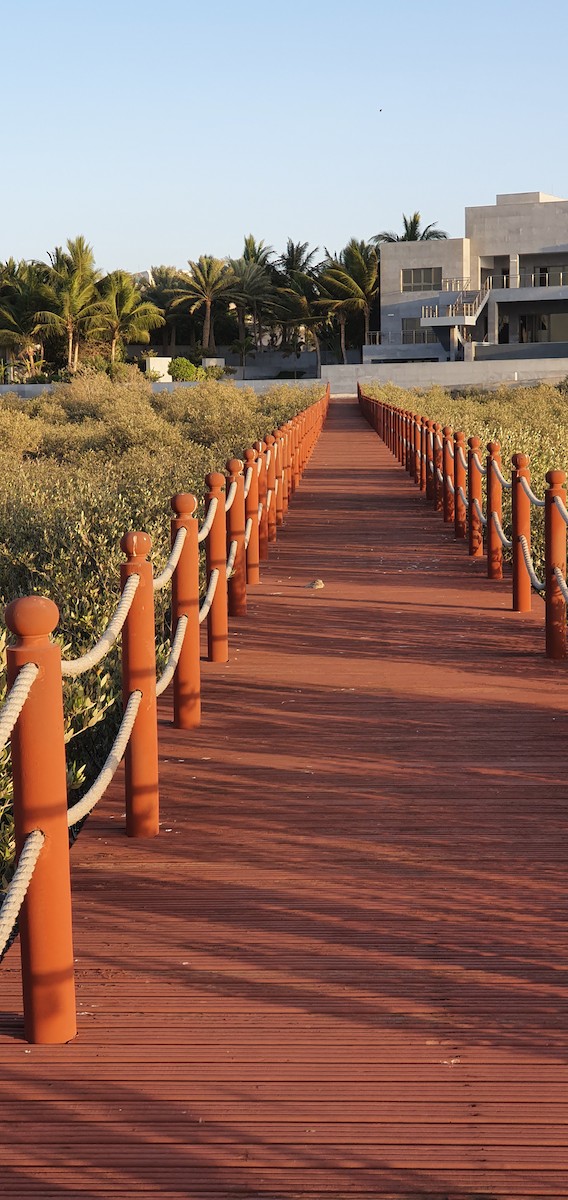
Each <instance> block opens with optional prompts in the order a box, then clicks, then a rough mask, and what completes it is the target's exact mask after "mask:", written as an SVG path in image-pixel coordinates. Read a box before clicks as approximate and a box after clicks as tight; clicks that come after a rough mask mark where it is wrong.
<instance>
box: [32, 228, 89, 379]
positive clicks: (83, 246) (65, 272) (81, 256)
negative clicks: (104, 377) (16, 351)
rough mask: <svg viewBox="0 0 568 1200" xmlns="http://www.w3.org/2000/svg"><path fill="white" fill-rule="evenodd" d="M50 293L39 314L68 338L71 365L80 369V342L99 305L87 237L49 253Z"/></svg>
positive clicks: (58, 247) (56, 330)
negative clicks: (65, 248) (78, 366)
mask: <svg viewBox="0 0 568 1200" xmlns="http://www.w3.org/2000/svg"><path fill="white" fill-rule="evenodd" d="M49 260H50V264H51V266H50V269H49V294H48V296H47V301H48V304H47V306H46V308H44V309H41V310H40V311H39V312H38V314H37V319H38V322H39V324H40V325H43V326H45V327H46V328H48V329H52V330H54V331H55V333H58V334H60V335H61V336H64V337H65V338H66V340H67V367H68V370H70V371H76V370H77V364H78V360H79V343H80V340H81V338H82V337H85V336H86V335H87V333H88V331H89V330H90V329H91V328H92V322H93V319H94V318H95V317H96V314H97V311H98V307H99V297H98V294H97V290H96V286H95V285H96V283H97V282H98V280H99V278H100V272H99V271H97V269H96V267H95V259H94V255H93V251H92V247H91V246H89V245H88V243H87V242H86V241H85V238H83V237H77V238H74V239H69V240H68V241H67V250H63V249H62V248H61V246H57V247H56V249H55V250H54V252H53V254H50V255H49Z"/></svg>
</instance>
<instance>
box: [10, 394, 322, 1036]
mask: <svg viewBox="0 0 568 1200" xmlns="http://www.w3.org/2000/svg"><path fill="white" fill-rule="evenodd" d="M329 399H330V390H329V385H328V386H327V388H326V390H325V393H324V395H323V396H322V397H321V399H320V400H318V401H317V402H316V403H315V404H312V405H311V406H310V407H309V408H307V409H305V410H304V411H303V412H301V413H299V414H298V415H297V416H296V417H294V418H293V419H292V420H290V421H288V422H287V423H286V424H285V425H284V426H283V427H282V428H281V429H277V430H275V432H274V434H268V435H267V436H266V438H265V439H264V440H263V441H259V442H256V443H255V446H254V448H253V447H249V448H248V449H247V450H246V451H245V456H244V461H243V460H241V459H237V458H234V459H230V460H229V462H228V463H227V464H226V474H222V473H220V472H215V471H214V472H211V473H210V474H209V475H207V477H206V480H205V483H206V487H207V491H206V495H205V512H206V516H205V520H204V522H203V524H202V526H201V528H200V529H199V528H198V522H197V517H196V513H197V507H198V502H197V499H196V497H195V496H192V495H190V494H189V493H179V494H177V495H175V496H173V497H172V501H171V505H172V509H173V513H174V516H173V518H172V520H171V531H170V544H171V552H170V555H169V558H168V560H167V563H166V565H165V567H164V569H163V571H161V572H160V574H159V575H158V576H156V578H154V576H153V568H152V563H151V562H150V561H149V558H148V556H149V553H150V550H151V548H152V540H151V538H150V537H149V535H148V534H147V533H145V532H143V531H130V532H129V533H126V534H125V535H124V537H123V538H122V540H121V543H120V545H121V549H122V550H123V552H124V554H125V555H126V562H123V563H122V565H121V568H120V579H121V598H120V601H119V603H118V605H117V608H116V610H115V612H114V615H113V616H112V618H111V620H110V621H109V624H108V626H107V628H106V630H105V632H104V633H103V634H102V636H101V637H100V638H99V640H98V641H97V642H96V644H95V645H94V646H93V647H92V648H91V650H89V651H88V652H87V653H86V654H84V655H81V656H80V657H79V658H77V659H74V660H72V661H68V662H66V661H63V662H62V660H61V652H60V648H59V646H58V645H57V644H56V643H55V642H53V641H52V640H51V637H50V635H51V634H52V633H53V631H54V630H55V629H56V626H57V623H58V621H59V610H58V609H57V607H56V605H55V604H53V602H52V601H51V600H49V599H47V598H46V597H43V596H27V597H24V598H23V599H20V600H15V601H13V602H12V604H10V605H8V608H7V609H6V623H7V625H8V628H9V629H10V631H11V632H12V633H13V634H14V635H15V643H14V644H13V645H11V646H10V647H9V648H8V651H7V659H8V683H9V685H10V690H9V693H8V697H7V700H6V703H5V705H4V707H3V709H2V710H1V711H0V739H1V737H2V735H4V743H5V742H6V741H7V740H8V738H9V737H11V740H12V766H13V781H14V823H15V831H16V846H17V867H16V871H15V874H14V876H13V879H12V882H11V884H10V887H9V889H8V892H7V893H6V895H5V897H4V901H3V904H2V908H1V909H0V954H1V953H2V952H3V950H4V949H5V946H6V944H7V942H8V941H9V939H10V937H11V935H12V932H13V929H14V925H15V922H16V920H17V918H18V915H19V913H20V909H22V908H23V916H24V917H25V919H24V920H23V921H22V923H21V928H20V934H21V937H20V947H21V959H22V986H23V999H24V1027H25V1035H26V1037H27V1039H28V1041H31V1042H44V1043H57V1042H66V1041H69V1039H70V1038H72V1037H74V1036H75V1033H76V1004H75V982H74V966H73V963H74V959H73V940H72V917H71V889H70V863H69V838H68V827H69V826H70V825H74V824H76V823H77V822H79V821H81V820H83V819H84V817H85V816H87V814H88V813H89V812H91V810H92V809H93V808H94V806H95V804H97V803H98V801H99V800H100V799H101V797H102V796H103V795H104V793H105V791H106V789H107V788H108V786H109V783H110V782H111V780H112V778H113V776H114V775H115V773H116V771H117V769H118V766H119V764H120V762H121V760H122V758H123V756H124V755H125V754H126V767H125V798H126V832H127V834H128V835H129V836H130V837H137V838H149V837H155V836H156V835H157V834H158V832H159V789H158V775H159V772H158V734H157V707H156V701H157V697H158V696H160V695H161V694H162V693H163V692H164V691H165V690H166V688H167V686H168V685H169V684H170V683H171V682H173V708H174V725H175V726H176V727H177V728H179V729H188V730H190V729H194V728H195V727H196V726H197V725H198V724H199V723H200V719H201V667H200V636H199V626H200V624H201V623H202V622H203V621H204V620H207V649H208V659H209V661H210V662H226V661H227V660H228V657H229V642H228V632H229V630H228V620H229V617H230V616H232V617H234V616H244V615H245V614H246V590H247V586H251V585H254V584H257V583H258V582H259V578H260V575H259V566H260V561H262V560H263V559H266V558H267V557H268V545H269V542H271V541H275V540H276V532H277V526H278V525H281V524H282V522H283V520H284V515H285V513H286V512H287V510H288V506H289V502H290V498H291V496H292V495H293V493H294V491H295V489H296V487H297V486H298V483H299V481H300V479H301V477H302V475H303V472H304V470H305V467H306V464H307V463H308V461H309V459H310V457H311V454H312V452H313V449H314V446H315V444H316V442H317V439H318V437H319V434H320V432H321V429H322V426H323V422H324V420H325V417H326V413H327V409H328V405H329ZM245 479H246V484H245ZM202 543H205V555H206V579H207V588H206V592H205V596H204V598H203V601H201V599H200V562H199V554H200V551H199V547H200V544H202ZM170 582H171V584H172V597H171V623H172V630H173V631H174V633H173V637H172V642H171V648H170V653H169V656H168V659H167V662H166V666H165V668H164V671H163V673H162V675H161V677H160V678H159V679H157V678H156V642H155V615H154V605H155V594H156V592H157V591H158V590H159V589H161V588H163V587H165V586H166V585H167V584H168V583H170ZM119 634H122V656H121V657H122V700H123V710H124V712H123V718H122V721H121V724H120V727H119V730H118V733H117V735H116V738H115V740H114V743H113V746H112V748H111V751H110V753H109V755H108V756H107V759H106V761H105V763H104V766H103V768H102V770H101V771H100V773H99V775H98V776H97V779H96V780H95V781H94V783H93V784H92V785H91V787H90V788H89V790H88V791H87V792H86V793H85V795H84V796H83V797H82V799H81V800H79V801H78V802H77V803H76V804H74V805H73V806H72V807H71V808H69V809H68V808H67V785H66V764H65V740H64V722H63V694H62V682H63V678H64V677H70V678H75V677H77V676H78V675H80V674H82V673H83V672H84V671H86V670H88V669H89V668H90V667H92V666H96V665H97V663H99V662H100V661H101V660H102V658H103V657H104V656H105V654H107V653H108V652H109V650H110V649H111V647H112V646H113V645H114V643H115V642H116V640H117V638H118V636H119ZM42 847H45V849H44V851H43V853H42Z"/></svg>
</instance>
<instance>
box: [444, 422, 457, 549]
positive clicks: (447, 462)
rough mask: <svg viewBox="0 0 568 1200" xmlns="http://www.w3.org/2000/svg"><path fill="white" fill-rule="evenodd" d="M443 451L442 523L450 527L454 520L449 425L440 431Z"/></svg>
mask: <svg viewBox="0 0 568 1200" xmlns="http://www.w3.org/2000/svg"><path fill="white" fill-rule="evenodd" d="M442 436H443V439H444V440H443V443H442V445H443V449H442V473H443V476H444V483H443V487H442V496H443V499H442V503H443V508H444V521H445V523H446V524H447V525H451V524H452V523H453V520H454V508H455V505H454V497H453V493H452V488H451V487H450V483H451V485H452V487H453V486H454V462H453V438H452V429H451V426H450V425H444V428H443V430H442Z"/></svg>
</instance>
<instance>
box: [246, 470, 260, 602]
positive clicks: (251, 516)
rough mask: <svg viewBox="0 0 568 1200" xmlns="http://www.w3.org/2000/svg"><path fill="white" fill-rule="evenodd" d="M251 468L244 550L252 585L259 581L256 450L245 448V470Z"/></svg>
mask: <svg viewBox="0 0 568 1200" xmlns="http://www.w3.org/2000/svg"><path fill="white" fill-rule="evenodd" d="M249 469H251V476H250V487H249V490H248V492H247V494H246V497H245V520H246V521H250V523H251V524H250V537H249V540H248V546H247V550H246V555H247V557H246V566H247V584H248V585H249V587H254V586H255V585H256V584H257V583H260V555H259V553H258V471H257V469H256V451H255V450H253V449H252V448H249V449H248V450H245V471H248V470H249Z"/></svg>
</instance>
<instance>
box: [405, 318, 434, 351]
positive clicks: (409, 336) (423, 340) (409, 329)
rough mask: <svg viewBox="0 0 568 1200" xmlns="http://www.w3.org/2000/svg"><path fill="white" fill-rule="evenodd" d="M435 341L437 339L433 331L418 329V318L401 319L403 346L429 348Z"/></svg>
mask: <svg viewBox="0 0 568 1200" xmlns="http://www.w3.org/2000/svg"><path fill="white" fill-rule="evenodd" d="M437 341H438V338H437V337H436V334H435V333H434V330H433V329H421V328H420V317H403V318H402V344H403V346H427V345H428V346H429V345H431V344H432V343H433V342H437Z"/></svg>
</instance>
